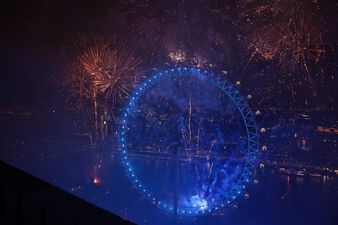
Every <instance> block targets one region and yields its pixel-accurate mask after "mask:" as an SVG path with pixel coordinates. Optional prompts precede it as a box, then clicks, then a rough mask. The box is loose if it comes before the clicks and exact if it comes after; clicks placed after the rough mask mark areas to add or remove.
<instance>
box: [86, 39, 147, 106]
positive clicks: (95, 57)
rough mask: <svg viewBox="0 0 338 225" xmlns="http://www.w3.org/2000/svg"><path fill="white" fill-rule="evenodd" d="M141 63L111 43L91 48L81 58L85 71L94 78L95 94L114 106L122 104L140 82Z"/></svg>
mask: <svg viewBox="0 0 338 225" xmlns="http://www.w3.org/2000/svg"><path fill="white" fill-rule="evenodd" d="M140 63H141V61H140V60H139V59H138V58H137V57H135V56H134V55H133V54H131V53H130V52H128V51H122V52H121V53H120V52H119V51H118V50H116V49H114V48H111V47H110V46H109V43H99V44H98V45H95V46H91V47H89V48H88V49H87V50H86V51H85V52H84V53H83V55H82V56H81V57H80V64H81V65H82V67H83V69H84V70H85V71H86V72H87V73H88V74H89V75H90V76H91V77H92V83H93V87H94V89H95V92H96V93H97V94H98V95H102V96H103V97H104V99H106V100H111V101H112V102H113V103H114V104H116V103H122V102H123V101H124V99H125V98H126V97H127V96H128V94H129V91H130V89H131V88H132V86H133V85H134V84H135V83H136V82H137V81H138V80H139V78H140V76H141V75H142V71H141V70H140V69H139V66H140Z"/></svg>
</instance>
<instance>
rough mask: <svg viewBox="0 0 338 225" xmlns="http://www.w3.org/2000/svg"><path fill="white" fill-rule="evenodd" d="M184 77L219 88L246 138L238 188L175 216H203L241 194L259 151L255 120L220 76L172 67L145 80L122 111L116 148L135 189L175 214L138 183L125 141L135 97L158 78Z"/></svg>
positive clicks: (166, 204)
mask: <svg viewBox="0 0 338 225" xmlns="http://www.w3.org/2000/svg"><path fill="white" fill-rule="evenodd" d="M178 74H179V75H186V76H191V77H192V76H195V77H198V78H200V79H201V80H208V81H209V82H212V83H213V84H215V85H216V86H218V87H219V88H221V89H222V90H223V91H224V92H225V93H226V94H227V96H228V97H230V99H231V100H232V101H233V102H234V103H235V105H236V107H237V108H238V110H239V111H240V113H241V115H242V118H243V121H244V124H245V127H246V131H247V137H248V151H247V157H246V163H245V166H244V169H243V172H242V174H241V176H240V178H239V180H238V181H237V185H235V187H234V188H233V189H232V190H231V191H230V193H229V195H228V196H229V197H227V198H226V199H224V200H222V201H220V202H218V204H213V205H212V206H207V207H199V206H196V207H195V208H194V210H191V209H190V208H189V209H177V213H178V214H179V215H202V214H206V213H211V212H215V211H218V210H219V209H221V208H224V207H226V206H228V205H230V204H232V203H233V201H234V200H235V199H236V198H237V197H238V196H240V195H241V194H242V193H243V190H244V189H245V188H246V185H247V184H248V183H249V182H250V180H251V177H252V170H253V169H254V167H255V165H256V162H257V152H258V135H257V128H256V124H255V120H254V117H253V114H252V112H251V110H250V109H249V106H248V104H247V102H246V101H245V99H244V98H243V97H242V96H240V95H239V93H238V91H237V90H236V89H235V88H234V86H233V85H232V84H230V83H228V82H227V81H226V80H224V78H223V77H221V76H218V75H217V74H215V73H214V72H211V71H208V70H203V69H200V68H195V67H174V68H171V69H166V70H162V71H158V72H156V73H155V74H153V75H152V76H150V77H149V78H148V79H146V80H145V81H144V82H143V83H141V84H140V85H139V86H138V87H137V88H136V89H135V90H134V92H133V94H132V95H131V96H130V98H129V101H128V103H127V105H126V107H125V110H124V111H123V113H122V115H121V118H120V127H119V134H118V136H119V149H120V151H121V155H122V164H123V166H124V168H125V170H126V172H127V174H128V176H129V178H130V179H131V181H132V182H133V184H134V185H135V187H136V188H137V189H138V190H139V191H140V192H141V193H142V194H143V195H144V196H145V197H146V198H147V199H149V200H150V202H152V203H153V204H154V205H157V206H158V207H160V208H162V209H164V210H166V211H169V212H170V211H171V212H173V211H174V208H173V206H172V205H170V204H168V203H166V202H162V201H161V199H158V198H157V197H156V196H154V195H153V194H152V192H151V191H150V190H148V189H147V187H146V186H145V185H144V184H143V183H142V182H141V180H140V179H139V178H138V176H137V174H136V173H135V171H134V169H133V167H132V165H131V163H130V161H129V159H128V152H127V140H126V130H127V120H128V115H129V114H132V113H134V110H133V109H134V106H135V103H136V102H137V100H138V98H139V97H140V96H141V95H142V94H143V93H144V91H146V90H147V89H148V88H149V87H151V86H152V85H154V84H155V83H157V82H158V81H159V80H160V79H161V78H164V77H169V76H175V75H178Z"/></svg>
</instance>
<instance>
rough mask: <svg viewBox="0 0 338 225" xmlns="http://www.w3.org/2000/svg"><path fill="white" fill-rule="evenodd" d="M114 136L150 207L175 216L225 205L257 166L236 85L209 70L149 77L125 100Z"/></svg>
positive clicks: (250, 125)
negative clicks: (116, 132) (152, 205)
mask: <svg viewBox="0 0 338 225" xmlns="http://www.w3.org/2000/svg"><path fill="white" fill-rule="evenodd" d="M118 134H119V148H120V151H121V155H122V163H123V166H124V168H125V170H126V172H127V174H128V176H129V178H130V179H131V181H132V182H133V184H134V186H135V187H137V189H138V190H139V191H140V192H141V193H142V194H143V195H144V196H145V197H146V198H147V199H149V200H150V201H151V202H152V203H153V204H154V205H156V206H158V207H160V208H162V209H164V210H166V211H168V212H173V213H177V214H179V215H200V214H205V213H209V212H213V211H217V210H219V209H221V208H224V207H226V206H228V205H230V204H232V203H233V202H234V201H235V199H236V198H237V197H238V196H240V195H241V194H242V193H243V191H244V189H245V188H246V186H247V184H248V183H249V182H250V180H251V177H252V171H253V169H254V167H255V165H256V160H257V154H258V135H257V129H256V125H255V120H254V116H253V114H252V112H251V110H250V108H249V106H248V104H247V102H246V100H245V99H244V98H243V97H242V96H241V95H240V94H239V93H238V91H237V90H236V88H235V86H234V85H232V84H230V83H229V82H228V81H226V80H225V78H224V76H222V75H221V74H218V73H215V72H213V71H208V70H202V69H198V68H194V67H175V68H170V69H166V70H161V71H158V72H155V73H154V74H152V75H151V76H149V78H147V79H146V80H145V81H144V82H143V83H142V84H140V85H139V86H138V87H137V88H136V89H135V90H134V92H133V93H132V95H131V96H130V98H129V101H128V103H127V105H126V107H125V109H124V111H123V113H122V115H121V117H120V127H119V133H118Z"/></svg>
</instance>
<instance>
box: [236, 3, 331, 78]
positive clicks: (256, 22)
mask: <svg viewBox="0 0 338 225" xmlns="http://www.w3.org/2000/svg"><path fill="white" fill-rule="evenodd" d="M253 4H255V5H253ZM250 7H251V8H250V9H249V10H247V11H245V13H244V14H243V15H244V18H245V21H246V23H247V27H248V29H249V32H248V33H249V36H248V38H247V41H246V45H247V49H248V50H249V51H250V52H252V54H251V58H250V59H249V61H248V62H250V61H251V59H252V57H253V56H255V55H258V56H260V57H261V58H262V59H263V60H265V61H270V60H275V62H277V63H278V64H279V65H280V66H281V67H282V68H284V69H287V70H290V71H292V72H295V70H296V69H304V70H305V71H306V72H307V74H309V73H310V70H309V65H310V64H315V65H316V64H318V62H319V61H320V59H321V58H322V57H323V55H324V54H325V48H324V47H325V45H324V41H323V35H322V30H321V27H320V25H319V24H318V22H316V21H315V15H316V14H315V12H314V10H313V8H311V7H310V6H309V5H308V4H305V3H303V2H302V1H293V0H274V1H262V2H260V1H259V2H258V1H254V2H253V3H251V4H250ZM243 15H242V16H243Z"/></svg>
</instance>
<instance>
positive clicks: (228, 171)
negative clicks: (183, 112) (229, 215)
mask: <svg viewBox="0 0 338 225" xmlns="http://www.w3.org/2000/svg"><path fill="white" fill-rule="evenodd" d="M200 72H202V73H200ZM178 76H180V78H181V77H187V78H189V79H197V80H200V81H201V85H204V86H206V87H208V88H209V91H208V92H206V93H207V94H210V93H211V94H212V93H213V92H214V90H217V91H221V92H222V93H224V95H225V96H226V97H227V98H228V99H229V102H227V105H229V107H230V105H234V106H233V107H232V108H231V107H230V108H229V107H228V106H227V107H228V108H226V109H227V110H228V111H229V112H231V113H235V112H237V114H238V116H236V115H235V114H234V118H235V120H236V118H237V117H238V118H240V120H241V121H242V125H241V126H243V130H244V131H245V133H246V134H245V135H244V136H245V137H246V139H245V141H242V140H241V137H242V136H243V135H239V134H236V132H240V131H241V129H239V128H236V127H232V128H233V129H235V130H236V132H234V133H233V134H232V133H229V134H228V136H227V137H226V139H225V140H224V137H223V136H224V135H223V134H222V132H223V131H222V129H224V128H222V127H220V128H218V127H216V128H214V129H215V134H216V137H215V138H217V139H215V140H217V142H215V143H218V142H219V143H222V142H225V141H227V142H234V141H236V142H237V143H238V146H237V147H236V148H237V149H238V151H239V152H240V153H241V154H245V157H244V159H245V160H246V161H245V162H244V163H241V164H238V163H236V162H230V161H229V162H228V161H222V162H218V161H210V162H203V163H200V164H199V165H200V166H203V167H204V168H208V169H209V170H212V169H214V170H215V171H216V172H213V175H212V180H211V181H210V182H209V181H208V180H209V178H210V175H209V178H208V180H207V177H202V175H203V174H202V175H201V181H200V182H204V183H205V182H207V181H208V182H209V183H208V189H207V190H204V189H203V188H202V189H196V190H194V189H192V190H191V191H192V192H195V193H194V194H193V193H190V194H189V190H188V192H187V193H185V194H184V195H179V204H180V206H179V208H178V210H177V212H178V213H179V214H185V215H186V214H191V213H192V212H193V213H194V214H200V213H201V214H203V213H206V212H211V211H213V210H219V209H220V208H223V207H226V206H227V205H230V204H231V203H232V201H233V200H234V199H235V198H236V197H238V195H239V194H241V193H242V192H241V190H243V189H244V188H245V187H246V186H245V185H244V184H247V183H248V182H249V181H250V177H251V175H252V172H251V171H252V170H253V168H254V166H255V163H256V159H257V156H256V155H257V153H258V135H257V129H256V125H255V120H254V117H253V114H252V112H251V110H250V109H249V106H248V104H247V102H246V100H245V99H244V98H243V97H241V96H240V95H239V94H238V91H237V90H236V89H235V88H234V86H233V85H231V84H229V83H228V82H227V81H226V80H225V79H224V76H220V75H219V74H217V73H215V72H211V71H208V70H203V71H201V70H200V69H198V68H194V67H189V70H188V67H184V68H183V70H182V68H179V67H178V68H170V69H169V70H164V71H160V72H157V73H155V74H154V75H153V76H150V77H149V78H148V79H146V80H145V81H144V82H143V83H142V84H140V85H139V87H138V88H137V89H136V90H137V91H135V92H134V93H133V94H132V95H131V97H130V100H129V102H128V104H127V107H126V108H125V111H124V112H125V113H122V115H123V120H122V123H121V124H120V130H119V133H118V135H119V148H120V150H121V151H122V153H123V154H124V155H125V154H128V152H130V151H135V149H143V148H144V147H145V146H141V145H140V146H137V145H136V146H137V148H136V146H134V145H135V144H138V143H143V142H144V141H147V140H148V139H149V143H150V144H158V143H155V142H156V141H158V140H159V137H160V136H158V135H160V134H159V132H162V131H160V130H159V131H156V132H157V133H156V132H155V136H154V135H152V134H150V133H147V132H145V131H146V130H147V129H146V128H143V127H142V126H143V125H142V124H144V121H142V120H144V119H145V117H144V116H146V115H144V116H143V115H142V116H141V115H138V113H139V112H142V110H144V109H146V110H147V109H149V107H148V106H147V105H145V106H147V107H144V108H143V106H142V104H149V105H150V106H152V105H151V102H150V103H146V102H145V101H149V99H151V98H154V97H152V96H155V98H158V96H157V95H150V94H149V93H152V90H153V89H154V88H155V87H156V85H163V84H168V83H169V82H170V79H171V78H176V77H178ZM162 81H163V82H162ZM188 81H189V80H188ZM194 82H195V81H194ZM202 82H203V83H202ZM143 87H144V88H143ZM210 87H213V89H210ZM156 90H157V89H156ZM159 90H160V91H161V90H163V91H166V90H164V89H159ZM209 92H210V93H209ZM215 93H216V92H215ZM211 94H210V95H211ZM144 96H149V97H148V99H147V98H145V97H144ZM170 98H173V97H172V96H170V95H169V96H168V97H166V98H165V99H169V100H170ZM191 98H192V97H191V94H190V101H191ZM199 99H200V100H201V102H202V101H203V98H202V97H200V98H199ZM222 99H223V98H222ZM224 99H225V98H224ZM198 104H201V103H199V102H198ZM204 104H212V103H210V102H206V103H204ZM155 105H156V104H155ZM137 107H138V108H137ZM157 107H159V108H160V109H161V105H160V104H157ZM163 109H164V108H163ZM211 109H213V108H211ZM126 112H129V113H128V114H127V113H126ZM145 112H147V111H145ZM140 119H142V120H140ZM152 120H156V117H155V118H154V117H149V121H150V122H151V123H153V122H152ZM173 121H174V120H173ZM225 121H227V120H225ZM183 122H184V121H183ZM183 122H182V123H183ZM228 123H230V122H228ZM159 124H161V122H159ZM235 124H237V123H235ZM131 126H133V129H128V127H131ZM135 126H136V127H135ZM154 126H155V124H153V125H151V126H150V127H154ZM156 126H158V125H156ZM180 129H182V132H183V131H185V130H186V128H185V125H182V126H181V128H180ZM204 129H206V128H204ZM201 131H203V130H201ZM221 131H222V132H221ZM131 132H132V133H131ZM133 132H134V133H133ZM137 132H140V133H137ZM138 134H140V135H138ZM141 134H142V135H141ZM156 135H157V136H156ZM190 135H191V134H190ZM151 138H155V139H154V140H156V141H154V142H153V143H152V141H151ZM236 138H237V139H236ZM126 139H127V140H126ZM167 140H168V143H170V140H171V139H169V137H168V138H167ZM172 140H173V141H172V142H175V139H172ZM206 140H208V139H206ZM202 141H203V140H202ZM209 141H210V139H209ZM129 142H132V143H133V145H132V146H134V147H132V148H130V147H128V145H129ZM213 142H214V141H211V143H213ZM227 142H225V143H227ZM125 143H128V144H127V145H126V144H125ZM159 143H163V141H162V142H159ZM201 145H202V147H203V146H205V144H204V143H203V142H201ZM213 145H214V144H212V146H213ZM134 148H135V149H134ZM185 148H186V149H190V151H192V150H194V148H191V147H189V146H188V147H185ZM218 151H220V150H218ZM213 154H216V153H213ZM218 154H221V153H218ZM213 157H219V156H218V155H215V156H213ZM123 158H124V160H123V161H122V162H123V165H124V166H125V168H126V172H127V174H128V175H129V177H130V179H131V180H132V181H133V182H134V183H138V185H137V187H139V188H141V187H143V186H144V187H147V190H146V189H144V188H141V190H140V191H141V192H143V193H145V194H146V195H147V196H148V197H150V196H152V201H153V203H154V204H156V205H158V207H161V208H163V209H166V210H168V205H169V206H170V207H169V210H171V211H172V210H173V207H172V206H173V202H170V200H169V199H161V198H158V199H157V197H158V193H156V194H154V193H153V192H154V191H155V190H154V189H153V186H154V185H156V184H148V183H147V184H146V185H143V184H142V185H141V183H143V182H141V181H144V179H143V178H142V179H141V177H142V176H145V175H146V174H143V173H140V167H141V166H137V167H135V165H134V163H135V162H134V161H129V160H130V159H129V160H128V159H127V157H123ZM184 160H188V161H189V160H191V159H189V158H187V159H184ZM236 164H238V165H237V166H235V165H236ZM203 171H204V170H201V172H203ZM182 173H184V171H183V172H182ZM187 177H188V174H187ZM148 182H156V179H155V180H153V181H152V180H148ZM170 185H171V184H170ZM170 185H169V186H170ZM185 186H188V187H192V188H193V187H194V186H193V185H190V184H188V183H187V185H185ZM149 187H151V188H149ZM196 191H197V193H196ZM223 200H226V201H223ZM161 202H166V203H165V204H163V203H162V204H161ZM223 202H226V203H227V204H226V205H224V203H223Z"/></svg>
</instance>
